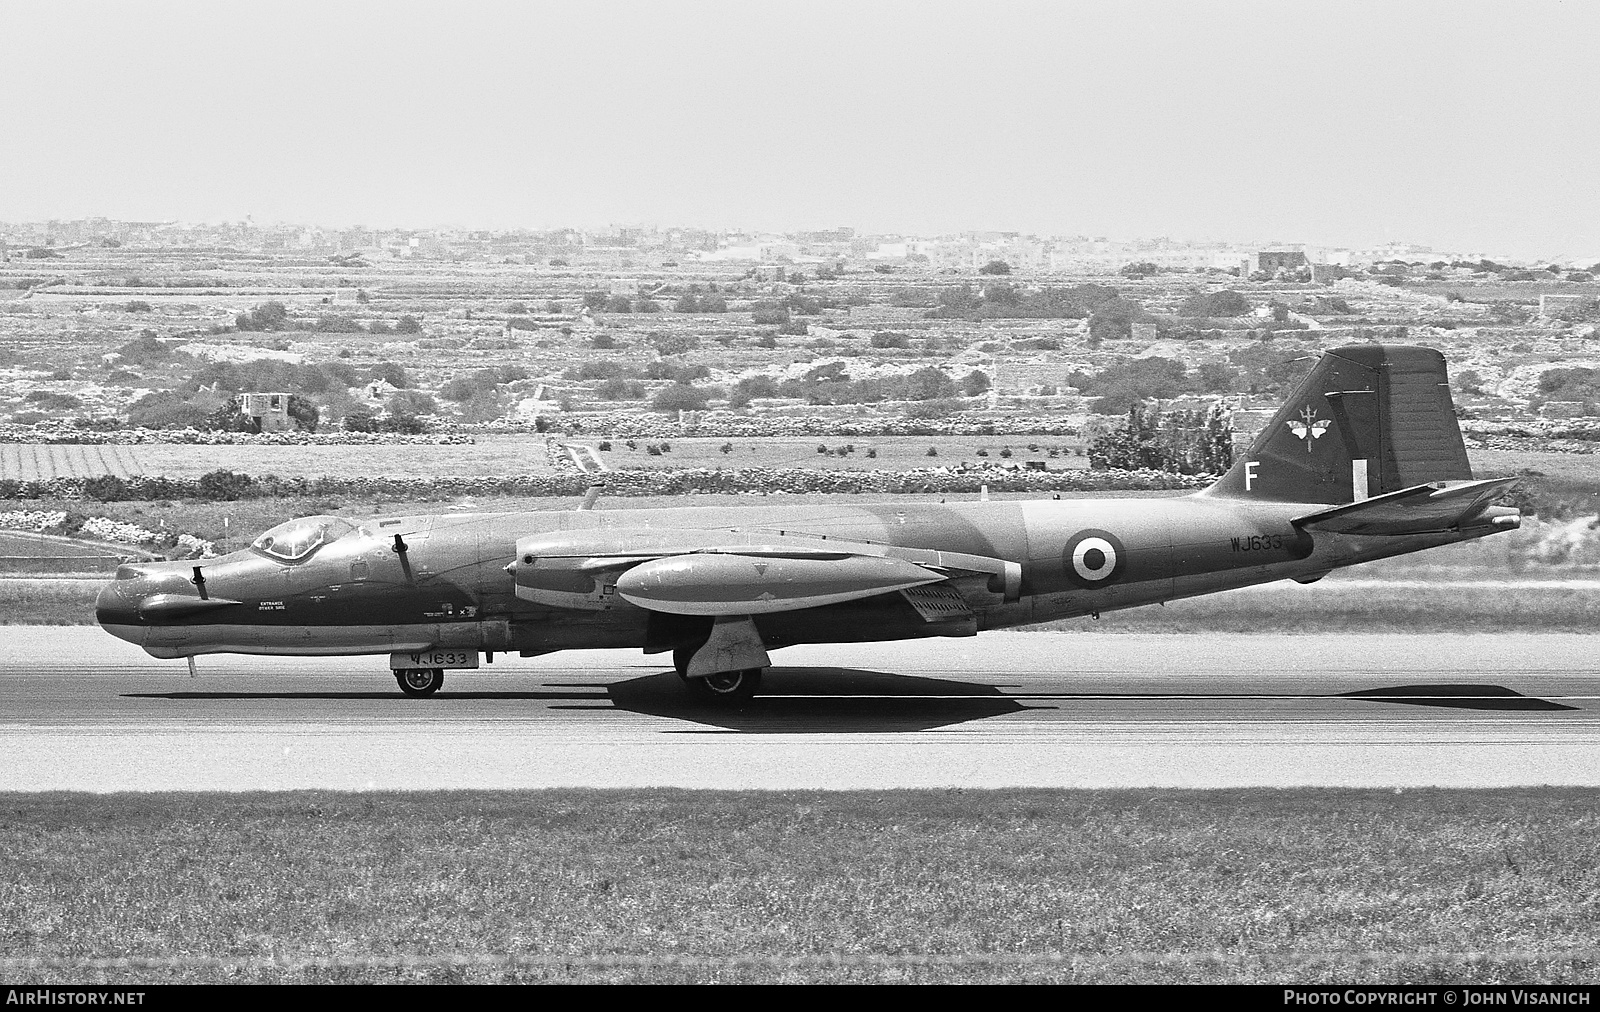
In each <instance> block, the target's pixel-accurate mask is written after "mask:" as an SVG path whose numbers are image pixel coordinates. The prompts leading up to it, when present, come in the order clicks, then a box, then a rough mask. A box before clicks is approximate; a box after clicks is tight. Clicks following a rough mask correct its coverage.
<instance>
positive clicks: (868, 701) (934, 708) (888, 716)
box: [124, 668, 1054, 734]
mask: <svg viewBox="0 0 1600 1012" xmlns="http://www.w3.org/2000/svg"><path fill="white" fill-rule="evenodd" d="M602 693H604V694H603V695H602ZM124 696H125V698H129V699H173V700H240V701H245V700H282V699H293V700H320V699H326V700H379V701H387V702H392V703H394V704H396V705H401V706H413V707H414V706H417V705H419V704H421V705H424V706H427V705H436V704H440V703H452V702H456V701H463V700H495V701H515V700H532V701H538V702H547V703H550V704H551V706H550V708H551V709H553V710H569V711H583V710H588V711H598V712H610V711H614V710H626V711H629V712H631V713H639V714H646V715H649V716H656V717H671V718H674V719H678V720H685V721H690V722H693V723H696V724H701V725H705V726H707V727H711V728H717V729H719V730H721V731H729V732H742V733H747V734H759V733H773V734H796V733H807V732H833V733H885V732H889V733H892V732H904V731H925V730H928V729H930V728H935V727H944V726H947V725H950V724H960V723H964V722H966V721H970V720H982V719H984V718H986V717H998V716H1001V715H1004V714H1008V713H1017V712H1019V711H1022V710H1029V709H1048V708H1050V707H1048V705H1046V706H1038V705H1034V706H1028V705H1024V704H1023V703H1022V702H1019V701H1018V699H1017V697H1016V696H1015V695H1011V694H1007V693H1005V692H1004V691H1002V689H1001V688H999V687H998V686H994V685H987V684H982V683H977V682H961V681H952V680H949V679H943V678H925V677H921V676H916V675H896V674H890V673H888V672H882V671H864V670H860V669H855V668H772V669H769V670H768V672H767V674H766V676H765V677H764V679H763V681H762V695H759V696H757V697H756V698H755V699H753V700H751V701H750V702H748V703H746V704H744V705H743V706H741V707H728V706H725V705H722V704H717V703H714V702H709V701H705V700H702V699H700V698H698V697H697V696H695V695H693V694H692V693H691V692H690V691H689V689H688V688H687V687H686V686H685V685H684V684H683V681H682V680H681V679H680V678H678V676H677V675H676V674H675V673H673V672H671V671H666V672H662V673H660V674H651V675H642V676H640V677H638V678H629V679H626V680H624V681H617V682H561V683H547V684H546V685H545V686H544V687H543V689H542V690H535V691H505V692H493V691H470V692H459V691H452V690H451V688H450V685H449V682H448V681H447V682H446V683H445V687H444V689H443V690H442V691H441V692H440V693H439V694H438V695H437V696H432V697H429V698H427V699H420V700H419V699H409V698H407V697H404V696H401V695H399V694H398V693H395V692H393V691H388V692H381V691H380V692H350V691H344V692H340V691H321V692H319V691H311V692H306V691H300V692H293V691H278V692H264V691H259V690H258V691H253V692H249V691H246V692H226V691H198V690H180V691H174V692H129V693H124ZM1052 698H1054V697H1052Z"/></svg>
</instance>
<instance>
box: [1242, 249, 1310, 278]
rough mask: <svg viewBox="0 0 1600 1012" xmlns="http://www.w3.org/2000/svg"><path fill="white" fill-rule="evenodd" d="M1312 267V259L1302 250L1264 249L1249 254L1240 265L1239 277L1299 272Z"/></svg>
mask: <svg viewBox="0 0 1600 1012" xmlns="http://www.w3.org/2000/svg"><path fill="white" fill-rule="evenodd" d="M1310 266H1311V258H1310V257H1307V256H1306V253H1305V250H1301V249H1264V250H1257V251H1256V252H1254V253H1250V254H1247V255H1246V256H1245V258H1244V261H1243V263H1241V264H1240V265H1239V276H1240V277H1246V278H1248V277H1249V276H1250V275H1252V274H1276V273H1278V272H1279V271H1298V270H1301V269H1302V268H1309V267H1310Z"/></svg>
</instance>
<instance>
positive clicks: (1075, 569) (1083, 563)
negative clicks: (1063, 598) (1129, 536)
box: [1061, 530, 1127, 587]
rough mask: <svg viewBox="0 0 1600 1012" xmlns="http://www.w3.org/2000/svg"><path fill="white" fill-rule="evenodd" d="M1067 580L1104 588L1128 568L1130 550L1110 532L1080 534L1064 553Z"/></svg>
mask: <svg viewBox="0 0 1600 1012" xmlns="http://www.w3.org/2000/svg"><path fill="white" fill-rule="evenodd" d="M1061 565H1062V568H1063V569H1064V570H1066V574H1067V579H1068V580H1071V581H1072V582H1073V583H1075V584H1077V585H1078V586H1080V587H1103V586H1105V585H1106V584H1108V583H1112V582H1114V581H1116V579H1117V578H1118V577H1120V576H1121V575H1122V572H1123V570H1124V569H1126V568H1127V551H1126V550H1125V549H1123V547H1122V542H1121V541H1118V540H1117V537H1116V535H1114V534H1112V533H1111V532H1110V531H1100V530H1085V531H1079V532H1078V533H1077V534H1075V535H1073V536H1072V539H1071V540H1070V541H1068V542H1067V547H1066V548H1064V549H1062V552H1061Z"/></svg>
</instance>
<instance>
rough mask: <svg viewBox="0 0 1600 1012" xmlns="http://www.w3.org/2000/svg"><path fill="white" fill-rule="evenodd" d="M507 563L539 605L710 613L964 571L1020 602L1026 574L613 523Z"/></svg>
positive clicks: (550, 539)
mask: <svg viewBox="0 0 1600 1012" xmlns="http://www.w3.org/2000/svg"><path fill="white" fill-rule="evenodd" d="M506 571H507V572H509V573H510V574H511V575H512V576H513V578H514V579H515V580H516V594H517V596H518V597H520V598H523V599H524V600H528V601H534V602H537V603H540V604H546V605H552V606H555V607H559V608H576V609H583V610H603V609H606V608H609V607H612V606H613V605H614V604H615V603H616V601H617V599H619V598H620V599H621V600H623V601H626V602H627V603H629V604H632V605H635V606H637V607H640V608H645V609H647V610H650V611H660V612H667V613H671V614H678V615H712V616H718V615H729V616H733V615H761V614H768V613H771V612H778V611H798V610H801V609H804V608H819V607H822V606H824V605H829V604H839V603H841V602H844V601H855V600H860V599H862V598H867V597H874V596H876V595H879V594H889V593H894V592H895V591H907V590H913V589H916V588H919V587H924V586H929V585H932V584H943V583H947V582H948V581H952V580H958V579H959V580H961V581H962V586H963V587H964V588H966V589H967V590H968V592H969V593H979V594H982V593H993V594H996V595H1001V596H1003V597H1004V598H1005V599H1006V600H1015V599H1016V597H1017V596H1018V594H1019V593H1020V588H1021V579H1022V570H1021V567H1020V566H1019V565H1018V564H1017V563H1014V562H1009V561H1006V560H1003V559H996V558H990V557H988V556H981V555H968V554H964V553H960V552H944V551H939V550H937V549H925V548H904V547H900V546H896V545H883V544H873V543H869V542H858V541H841V540H838V539H834V538H824V537H817V536H812V535H806V534H795V533H793V532H788V531H768V530H709V531H708V530H672V529H662V528H616V527H605V528H595V529H592V530H586V531H566V532H563V533H561V534H555V535H533V536H530V537H526V538H522V539H521V540H519V541H518V542H517V556H516V559H515V560H513V562H512V563H511V565H509V566H507V567H506ZM973 578H976V579H973ZM918 610H919V612H921V611H922V610H923V609H921V608H919V609H918ZM929 620H930V621H932V619H929Z"/></svg>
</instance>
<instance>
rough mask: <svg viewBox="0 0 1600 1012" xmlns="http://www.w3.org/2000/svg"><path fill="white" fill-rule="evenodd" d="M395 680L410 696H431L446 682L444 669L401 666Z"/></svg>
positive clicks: (401, 689)
mask: <svg viewBox="0 0 1600 1012" xmlns="http://www.w3.org/2000/svg"><path fill="white" fill-rule="evenodd" d="M394 680H395V681H397V682H399V683H400V691H401V692H404V693H405V694H406V695H408V696H431V695H433V694H434V693H435V692H438V691H439V686H441V685H443V684H444V669H443V668H401V669H400V670H398V671H396V672H395V673H394Z"/></svg>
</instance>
